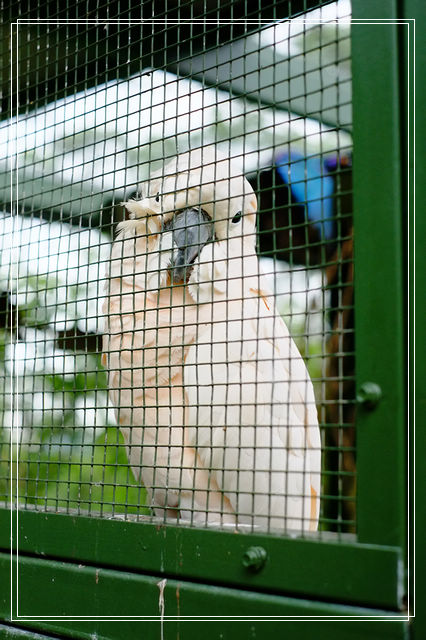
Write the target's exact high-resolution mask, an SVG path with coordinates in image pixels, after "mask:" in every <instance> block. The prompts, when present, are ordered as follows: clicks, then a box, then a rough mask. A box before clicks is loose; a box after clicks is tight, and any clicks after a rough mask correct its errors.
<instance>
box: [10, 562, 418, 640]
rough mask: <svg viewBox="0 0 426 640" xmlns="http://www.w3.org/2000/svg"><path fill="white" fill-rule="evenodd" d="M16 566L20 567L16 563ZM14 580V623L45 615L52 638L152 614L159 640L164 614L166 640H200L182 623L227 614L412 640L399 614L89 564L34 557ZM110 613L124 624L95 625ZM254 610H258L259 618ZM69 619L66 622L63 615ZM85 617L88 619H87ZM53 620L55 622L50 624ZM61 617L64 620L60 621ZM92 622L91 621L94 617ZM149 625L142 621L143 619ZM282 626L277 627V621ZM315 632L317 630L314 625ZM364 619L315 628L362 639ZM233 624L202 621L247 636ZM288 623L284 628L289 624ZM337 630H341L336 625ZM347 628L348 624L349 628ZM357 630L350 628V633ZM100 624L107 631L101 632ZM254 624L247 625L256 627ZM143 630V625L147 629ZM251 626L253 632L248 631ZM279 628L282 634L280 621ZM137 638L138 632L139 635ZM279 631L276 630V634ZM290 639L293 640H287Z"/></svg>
mask: <svg viewBox="0 0 426 640" xmlns="http://www.w3.org/2000/svg"><path fill="white" fill-rule="evenodd" d="M14 569H15V563H14ZM0 570H1V575H2V579H5V575H7V574H8V572H9V557H8V556H7V555H3V556H0ZM13 576H14V580H15V579H18V580H19V582H20V598H19V603H18V611H16V606H17V605H16V603H15V602H14V603H13V609H14V611H13V613H14V617H15V618H16V617H17V616H18V615H19V616H20V618H19V620H20V621H22V623H23V624H24V623H25V616H29V617H31V618H35V617H36V616H40V618H41V620H40V623H41V622H42V625H43V629H45V630H48V631H52V632H54V633H60V634H62V633H65V634H69V633H70V631H71V633H72V634H73V635H75V634H76V633H78V634H79V635H83V634H96V635H97V636H104V633H105V636H106V637H108V638H129V637H134V636H133V634H132V635H129V634H130V633H131V631H130V629H132V628H133V629H134V630H135V625H134V624H133V626H130V625H129V624H124V623H125V622H126V619H128V618H135V617H136V618H137V617H141V616H148V617H153V618H154V621H153V623H151V625H149V626H148V627H147V628H148V632H147V635H146V636H145V637H148V638H151V637H152V638H154V637H157V638H159V637H162V636H161V619H160V610H161V611H162V610H163V604H164V616H170V617H171V618H176V620H173V621H172V620H170V622H167V621H165V622H164V624H166V625H167V628H166V633H165V634H164V637H167V638H176V637H190V638H195V637H197V636H196V635H195V632H194V629H193V627H188V632H185V635H184V636H181V635H180V629H179V627H180V624H181V623H180V622H179V618H182V619H184V618H185V617H193V616H200V617H204V618H208V619H212V618H218V619H220V618H224V617H226V616H235V617H240V616H241V617H244V616H246V617H253V618H261V617H262V616H295V617H299V618H300V617H301V616H306V615H307V616H313V617H314V618H315V617H324V618H325V619H327V618H329V617H332V616H358V617H360V618H366V619H367V621H366V623H365V626H364V630H363V631H362V637H363V638H369V637H371V638H373V637H374V638H380V637H382V638H404V637H406V624H405V622H404V621H403V620H399V619H397V618H396V617H395V614H392V613H389V612H385V611H381V610H374V609H365V608H360V607H344V606H339V605H335V604H328V603H319V602H309V601H307V600H303V599H295V598H285V597H281V596H273V595H265V594H261V593H253V592H250V591H243V590H237V589H228V588H225V587H214V586H208V585H200V584H195V583H191V582H185V581H178V580H171V579H170V580H167V582H166V583H165V585H164V588H161V587H160V586H159V582H160V581H161V579H162V576H161V575H156V576H146V575H138V574H136V573H127V572H124V571H113V570H110V569H102V568H96V567H90V566H86V565H81V564H80V565H76V564H70V563H65V562H54V561H50V560H39V559H34V558H20V561H19V569H18V572H17V574H16V575H15V571H14V572H13ZM9 610H10V603H9V599H8V597H7V594H6V597H5V596H3V598H2V604H1V614H2V615H3V616H4V617H5V618H7V616H8V615H9ZM105 612H108V616H110V617H111V618H117V619H118V620H122V622H119V623H118V624H117V623H114V624H112V623H108V622H102V621H100V620H96V618H99V617H100V616H104V615H105ZM254 612H256V613H254ZM62 616H63V617H62ZM68 616H75V617H76V618H78V622H73V621H67V620H66V617H68ZM85 616H87V618H88V619H86V620H85ZM371 616H376V617H377V618H378V619H380V620H381V622H379V621H378V620H377V621H374V622H372V621H371V620H369V618H371ZM50 617H51V619H50ZM61 617H62V618H61ZM90 618H93V620H90ZM36 623H37V621H34V620H32V621H31V624H32V625H34V626H37V624H36ZM139 624H143V621H141V622H139ZM265 624H266V623H265V622H262V621H260V622H255V621H252V622H250V627H251V629H252V630H253V631H252V632H251V633H250V634H249V635H248V636H246V637H253V638H255V637H266V636H265V632H266V633H270V632H271V631H272V630H271V629H270V627H269V626H268V627H266V629H265V628H264V630H263V631H262V626H263V625H265ZM275 624H276V623H275ZM305 624H306V625H308V624H309V628H311V629H312V622H311V623H305ZM361 624H363V623H361V622H358V623H356V626H355V627H354V626H353V623H351V622H348V623H346V624H345V626H343V622H341V623H340V625H339V624H337V625H336V623H334V622H332V621H329V622H326V620H324V621H323V622H321V623H318V627H316V628H315V637H318V638H329V639H331V638H338V637H340V638H354V639H355V638H357V637H360V636H359V635H358V636H357V635H356V634H357V633H360V630H361V628H362V627H361V626H360V625H361ZM228 625H229V622H227V621H225V622H222V623H221V624H220V623H219V622H213V623H210V624H207V623H204V626H203V634H202V635H203V637H205V638H220V637H221V635H220V634H222V637H223V638H227V637H231V633H236V634H237V635H238V636H240V637H243V636H242V635H241V630H239V631H238V627H235V628H234V631H231V629H232V626H231V629H230V628H229V626H228ZM280 625H281V635H282V637H285V636H286V635H287V634H288V633H289V632H290V633H291V637H292V638H295V639H297V638H303V637H306V628H305V629H303V625H301V623H300V622H299V623H295V622H292V621H287V622H286V623H284V621H283V622H281V623H280ZM284 625H285V626H284ZM333 625H336V626H333ZM346 625H347V626H346ZM351 625H352V628H351ZM102 626H103V628H104V629H105V630H106V631H105V632H103V631H102ZM250 627H249V628H250ZM142 628H143V627H139V629H141V630H142ZM246 628H247V627H246ZM275 629H278V625H277V624H276V627H275ZM133 633H134V632H133ZM275 633H276V631H275ZM287 637H288V636H287Z"/></svg>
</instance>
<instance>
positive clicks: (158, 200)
mask: <svg viewBox="0 0 426 640" xmlns="http://www.w3.org/2000/svg"><path fill="white" fill-rule="evenodd" d="M155 202H160V192H158V193H157V195H156V196H155Z"/></svg>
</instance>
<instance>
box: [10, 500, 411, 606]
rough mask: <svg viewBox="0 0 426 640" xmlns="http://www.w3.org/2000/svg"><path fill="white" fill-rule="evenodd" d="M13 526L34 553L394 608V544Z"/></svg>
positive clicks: (78, 521) (40, 520)
mask: <svg viewBox="0 0 426 640" xmlns="http://www.w3.org/2000/svg"><path fill="white" fill-rule="evenodd" d="M0 513H1V515H2V520H0V525H3V526H0V531H2V532H3V535H1V537H0V546H1V547H2V548H4V549H6V548H8V545H9V537H8V530H7V524H8V520H9V519H10V516H9V513H8V512H7V511H3V512H0ZM17 533H18V545H19V549H20V550H21V552H23V553H26V554H36V555H37V556H38V557H50V558H61V559H68V560H72V561H76V562H89V563H97V564H100V565H101V566H109V567H123V568H126V569H131V570H140V571H143V572H147V573H156V574H158V575H160V574H164V575H167V576H181V577H183V578H185V579H190V580H191V579H192V580H197V581H199V582H206V583H211V584H224V585H225V584H226V585H232V586H239V587H242V588H244V589H253V590H256V589H259V590H262V591H265V592H270V593H284V594H291V595H294V594H297V595H302V596H303V595H307V596H310V597H317V598H325V599H328V600H334V601H335V602H352V603H358V604H370V605H372V606H377V607H388V608H395V609H396V608H398V607H399V606H400V604H401V603H400V601H399V598H400V594H401V589H402V585H401V582H400V581H401V574H400V557H399V552H398V550H397V549H395V548H380V547H379V546H376V545H362V546H360V545H356V544H354V543H353V542H352V543H350V542H343V541H341V540H338V539H337V538H336V540H335V541H334V542H332V541H326V540H323V541H318V540H315V539H313V540H308V539H306V540H303V539H294V538H282V537H275V536H266V535H264V536H261V535H252V534H249V535H244V534H235V533H232V532H221V531H212V530H197V529H189V528H183V527H173V526H155V525H153V524H150V523H140V522H139V523H138V522H133V523H132V522H120V521H117V520H99V519H94V518H87V517H84V516H78V517H69V516H67V515H60V514H53V513H52V514H48V513H43V514H41V513H31V512H21V513H19V528H18V532H17ZM15 540H16V532H15ZM253 546H261V547H263V548H264V549H265V550H266V551H267V554H268V557H267V560H266V563H265V565H264V567H263V568H262V570H261V571H259V572H258V573H254V572H252V571H250V569H248V568H246V567H245V566H244V562H243V561H244V554H245V553H246V551H247V550H248V549H249V548H250V547H253ZM378 583H381V586H380V589H378V588H377V584H378Z"/></svg>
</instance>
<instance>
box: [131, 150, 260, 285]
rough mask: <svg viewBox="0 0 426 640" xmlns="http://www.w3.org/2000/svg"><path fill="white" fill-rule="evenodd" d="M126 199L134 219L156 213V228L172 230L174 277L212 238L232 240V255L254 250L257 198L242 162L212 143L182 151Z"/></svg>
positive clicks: (179, 276) (153, 219) (177, 277)
mask: <svg viewBox="0 0 426 640" xmlns="http://www.w3.org/2000/svg"><path fill="white" fill-rule="evenodd" d="M140 192H141V194H142V199H141V200H134V201H130V202H126V203H125V206H126V208H127V209H128V211H129V212H130V214H131V216H132V217H133V218H145V217H151V223H153V224H151V225H148V228H151V229H152V232H154V233H167V232H170V231H171V232H172V234H173V244H174V246H175V247H176V248H177V253H176V251H175V254H174V259H173V264H172V267H173V268H174V275H173V279H174V281H175V282H178V281H179V280H182V279H184V276H183V274H184V267H185V265H188V264H190V263H192V262H193V261H194V260H195V259H196V257H197V255H199V253H200V252H201V250H202V248H203V247H204V246H205V245H206V244H207V243H208V242H215V241H230V242H231V243H232V245H233V252H232V253H233V254H234V255H235V253H239V254H240V255H241V256H243V255H244V254H247V253H254V247H255V240H256V215H255V214H256V211H257V200H256V196H255V194H254V192H253V189H252V188H251V186H250V184H249V182H248V181H247V180H246V178H245V177H244V175H243V174H242V171H241V169H240V168H239V167H238V165H237V164H236V163H235V162H233V161H232V160H230V159H229V158H227V157H226V156H224V155H223V154H221V153H220V152H218V150H217V149H216V147H213V146H208V147H203V148H201V149H197V150H194V151H189V152H187V153H184V154H181V155H178V156H177V157H176V158H174V159H173V160H172V161H171V162H169V163H168V164H167V165H165V167H164V169H162V170H161V171H159V172H157V173H156V174H154V175H153V176H152V178H151V179H150V180H148V181H147V182H145V183H144V184H142V185H141V187H140Z"/></svg>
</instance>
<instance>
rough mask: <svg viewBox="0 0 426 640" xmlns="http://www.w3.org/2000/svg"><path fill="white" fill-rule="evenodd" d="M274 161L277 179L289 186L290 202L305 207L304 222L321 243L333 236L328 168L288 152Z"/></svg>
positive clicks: (331, 185) (314, 159)
mask: <svg viewBox="0 0 426 640" xmlns="http://www.w3.org/2000/svg"><path fill="white" fill-rule="evenodd" d="M275 161H276V167H277V173H278V175H279V176H280V178H281V179H282V180H283V182H284V183H285V184H287V185H289V187H290V189H291V193H292V196H293V198H294V200H295V201H296V202H299V203H301V204H304V205H305V211H306V215H307V219H308V221H309V222H310V223H311V224H312V225H313V226H314V227H315V228H316V229H317V231H318V233H319V237H320V238H321V240H331V239H332V238H333V237H334V233H335V229H334V227H335V225H334V220H333V215H334V214H333V197H332V196H333V193H334V180H333V178H332V177H331V176H330V175H329V174H327V173H326V171H327V169H328V167H327V165H326V162H324V159H322V158H320V157H317V156H311V157H308V158H306V157H303V156H302V155H300V154H298V153H294V152H291V155H289V154H287V153H281V154H279V155H278V156H277V157H276V159H275ZM330 168H331V167H330Z"/></svg>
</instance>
